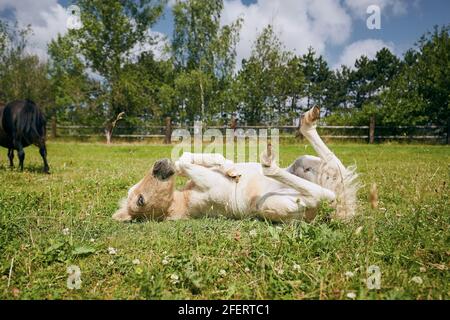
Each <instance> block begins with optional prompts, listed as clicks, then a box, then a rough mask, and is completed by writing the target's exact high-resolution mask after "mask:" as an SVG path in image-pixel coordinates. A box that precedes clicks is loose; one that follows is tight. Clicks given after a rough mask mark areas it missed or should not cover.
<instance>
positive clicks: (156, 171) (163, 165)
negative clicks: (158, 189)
mask: <svg viewBox="0 0 450 320" xmlns="http://www.w3.org/2000/svg"><path fill="white" fill-rule="evenodd" d="M152 174H153V176H154V177H155V178H157V179H159V180H166V179H168V178H170V177H171V176H173V175H174V174H175V167H174V165H173V164H172V162H171V161H170V160H169V159H161V160H158V161H156V162H155V164H154V165H153V171H152Z"/></svg>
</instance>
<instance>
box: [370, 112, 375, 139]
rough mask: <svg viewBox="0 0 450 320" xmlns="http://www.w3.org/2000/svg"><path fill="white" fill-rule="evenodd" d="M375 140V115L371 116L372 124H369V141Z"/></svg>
mask: <svg viewBox="0 0 450 320" xmlns="http://www.w3.org/2000/svg"><path fill="white" fill-rule="evenodd" d="M374 142H375V116H371V117H370V124H369V143H371V144H372V143H374Z"/></svg>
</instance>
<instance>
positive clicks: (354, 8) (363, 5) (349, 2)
mask: <svg viewBox="0 0 450 320" xmlns="http://www.w3.org/2000/svg"><path fill="white" fill-rule="evenodd" d="M344 2H345V5H346V6H347V7H348V8H349V9H350V11H351V12H352V14H353V15H354V16H356V17H358V18H361V19H366V18H367V13H366V10H367V7H368V6H370V5H376V6H379V7H380V10H381V15H382V16H383V15H387V14H393V15H395V16H399V15H403V14H405V13H407V10H408V3H407V1H406V0H345V1H344Z"/></svg>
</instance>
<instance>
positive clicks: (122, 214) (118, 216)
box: [112, 201, 132, 221]
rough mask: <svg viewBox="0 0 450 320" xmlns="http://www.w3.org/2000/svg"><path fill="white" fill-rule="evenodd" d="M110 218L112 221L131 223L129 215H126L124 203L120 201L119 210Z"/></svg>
mask: <svg viewBox="0 0 450 320" xmlns="http://www.w3.org/2000/svg"><path fill="white" fill-rule="evenodd" d="M112 218H113V219H114V220H117V221H131V220H132V217H131V215H130V214H129V213H128V208H127V206H126V201H122V204H121V206H120V209H119V210H117V211H116V212H115V213H114V214H113V216H112Z"/></svg>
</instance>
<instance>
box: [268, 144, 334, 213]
mask: <svg viewBox="0 0 450 320" xmlns="http://www.w3.org/2000/svg"><path fill="white" fill-rule="evenodd" d="M261 165H262V167H263V173H264V175H266V176H268V177H270V178H272V179H275V180H277V181H278V182H281V183H282V184H284V185H286V186H289V187H291V188H293V189H294V190H296V191H297V192H298V193H299V194H300V195H301V200H303V201H304V202H305V204H306V205H307V207H309V208H314V207H316V206H317V205H318V203H319V202H320V201H321V200H327V201H333V200H335V198H336V196H335V194H334V192H333V191H331V190H329V189H326V188H324V187H322V186H320V185H318V184H316V183H313V182H311V181H308V180H306V179H303V178H300V177H298V176H296V175H294V174H292V173H289V172H288V171H286V170H284V169H281V168H279V167H278V166H277V164H276V163H275V159H274V156H273V154H272V150H271V146H270V145H268V147H267V151H266V152H264V153H263V154H262V156H261Z"/></svg>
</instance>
